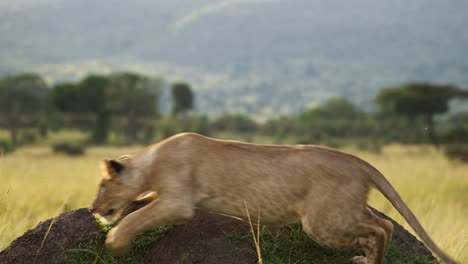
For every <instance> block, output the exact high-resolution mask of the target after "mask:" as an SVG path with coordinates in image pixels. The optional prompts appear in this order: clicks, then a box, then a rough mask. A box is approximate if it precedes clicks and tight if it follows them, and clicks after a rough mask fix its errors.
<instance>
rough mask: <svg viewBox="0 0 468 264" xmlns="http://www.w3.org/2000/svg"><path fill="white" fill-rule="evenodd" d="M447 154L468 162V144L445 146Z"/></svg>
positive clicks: (449, 156)
mask: <svg viewBox="0 0 468 264" xmlns="http://www.w3.org/2000/svg"><path fill="white" fill-rule="evenodd" d="M445 155H446V156H447V157H448V158H449V159H451V160H460V161H463V162H468V144H451V145H447V146H446V147H445Z"/></svg>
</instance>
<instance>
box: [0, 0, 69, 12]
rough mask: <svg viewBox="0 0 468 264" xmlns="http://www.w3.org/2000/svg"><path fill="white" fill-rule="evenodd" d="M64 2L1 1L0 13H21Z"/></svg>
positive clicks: (59, 0)
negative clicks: (25, 10)
mask: <svg viewBox="0 0 468 264" xmlns="http://www.w3.org/2000/svg"><path fill="white" fill-rule="evenodd" d="M62 1H64V0H0V11H1V12H19V11H22V10H24V9H31V8H36V7H43V6H54V5H58V4H60V3H61V2H62Z"/></svg>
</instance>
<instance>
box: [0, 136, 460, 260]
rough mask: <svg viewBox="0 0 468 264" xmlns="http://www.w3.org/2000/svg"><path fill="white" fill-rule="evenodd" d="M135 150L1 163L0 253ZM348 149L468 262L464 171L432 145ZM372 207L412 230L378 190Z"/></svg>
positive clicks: (44, 152) (88, 195)
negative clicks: (111, 162) (102, 168)
mask: <svg viewBox="0 0 468 264" xmlns="http://www.w3.org/2000/svg"><path fill="white" fill-rule="evenodd" d="M134 150H136V148H134V147H132V148H113V147H99V148H92V149H90V150H89V151H88V152H87V154H86V156H84V157H79V158H70V157H65V156H60V155H54V154H52V153H51V151H50V149H49V148H47V147H28V148H23V149H19V150H18V151H17V152H15V153H14V154H11V155H8V156H5V157H2V158H0V249H3V248H5V247H6V246H8V244H9V243H10V242H11V241H12V240H13V239H14V238H16V237H18V236H19V235H21V234H22V233H24V232H25V231H26V230H28V229H30V228H32V227H34V226H35V225H36V224H37V223H38V222H39V221H41V220H45V219H47V218H50V217H52V216H55V215H57V214H59V213H60V212H62V211H66V210H71V209H76V208H80V207H87V206H89V205H90V203H91V202H92V199H93V198H94V192H95V189H96V185H97V182H98V180H99V178H98V176H99V168H98V162H99V160H101V159H103V158H111V157H116V156H120V155H122V154H125V153H131V152H133V151H134ZM347 151H349V152H352V153H354V154H356V155H358V156H359V157H362V158H363V159H365V160H367V161H369V162H370V163H371V164H373V165H374V166H375V167H377V168H378V169H379V170H381V171H382V172H383V173H384V174H385V175H386V176H387V178H388V179H389V180H390V181H391V182H392V184H393V185H394V186H395V188H396V189H397V190H398V191H399V192H400V193H401V195H402V196H403V198H404V200H405V201H406V202H407V203H408V205H409V206H410V208H411V209H412V210H413V211H414V213H415V214H416V216H417V217H418V218H419V219H420V220H421V222H422V224H423V226H424V227H425V228H426V230H427V231H428V233H429V234H430V235H431V237H432V238H433V239H434V240H435V241H436V243H437V244H438V245H440V247H441V248H443V249H444V250H445V251H447V252H448V253H449V254H450V255H452V256H454V257H456V258H457V259H458V260H461V261H462V263H468V245H467V243H468V220H467V219H468V165H466V164H457V163H452V162H449V161H447V160H446V159H445V158H444V156H443V154H442V153H441V152H437V151H436V150H435V149H433V148H431V147H406V146H405V147H402V146H397V145H393V146H388V147H386V148H385V149H384V152H383V153H382V154H380V155H378V154H372V153H367V152H362V151H357V150H355V149H347ZM370 203H371V204H372V205H373V206H375V207H376V208H378V209H379V210H381V211H383V212H385V213H387V214H389V215H390V216H391V217H393V218H394V219H396V220H397V221H399V222H400V223H404V225H405V227H406V228H408V229H409V230H411V229H410V228H409V227H408V226H407V224H406V223H405V222H404V220H402V218H401V216H399V215H398V213H397V212H396V211H395V210H394V209H393V208H392V207H391V205H390V204H389V203H388V202H387V201H386V200H385V199H384V198H383V197H382V196H381V195H379V194H378V193H377V192H373V193H372V195H371V199H370Z"/></svg>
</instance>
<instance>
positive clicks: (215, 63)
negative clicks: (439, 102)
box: [0, 0, 468, 116]
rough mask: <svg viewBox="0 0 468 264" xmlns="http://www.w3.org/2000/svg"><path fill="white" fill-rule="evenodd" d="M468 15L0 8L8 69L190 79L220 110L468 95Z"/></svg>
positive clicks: (455, 9)
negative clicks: (429, 89) (412, 89)
mask: <svg viewBox="0 0 468 264" xmlns="http://www.w3.org/2000/svg"><path fill="white" fill-rule="evenodd" d="M466 10H468V1H466V0H448V1H439V0H414V1H403V0H396V1H385V2H384V1H374V0H355V1H346V0H328V1H319V0H294V1H286V0H256V1H255V0H251V1H248V0H227V1H215V0H196V1H186V0H159V1H151V0H136V1H124V0H109V1H91V0H18V1H12V2H11V3H1V4H0V36H1V40H2V41H0V73H3V74H7V73H13V72H20V71H29V70H33V71H38V72H40V73H42V74H44V75H46V76H47V79H48V80H49V81H50V82H54V81H57V80H64V79H76V78H78V77H81V76H83V75H84V74H86V73H87V72H109V71H112V70H135V71H140V72H143V73H147V74H151V75H159V76H162V77H163V78H165V79H166V80H167V81H173V80H178V79H185V80H187V81H189V82H191V83H192V84H193V86H194V89H195V90H196V91H197V108H198V110H199V111H203V112H208V113H211V114H216V113H222V112H227V111H229V112H248V113H252V114H255V115H257V116H273V115H278V114H288V113H292V112H297V111H299V110H302V109H305V108H307V107H310V106H311V105H314V104H317V103H320V102H322V101H323V100H326V99H327V98H329V97H332V96H345V97H347V98H350V99H351V100H353V101H354V102H356V103H358V104H360V105H361V106H362V107H364V108H367V109H369V108H371V107H372V98H373V96H374V94H375V92H376V91H377V90H378V89H379V88H382V87H384V86H389V85H397V84H400V83H402V82H407V81H413V80H418V81H432V82H449V83H453V84H457V85H460V86H463V87H468V31H467V30H466V28H468V15H467V13H466Z"/></svg>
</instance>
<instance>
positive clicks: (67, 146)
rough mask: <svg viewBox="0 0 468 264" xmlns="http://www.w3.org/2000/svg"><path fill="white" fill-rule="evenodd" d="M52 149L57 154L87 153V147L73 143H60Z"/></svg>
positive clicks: (75, 154) (74, 154)
mask: <svg viewBox="0 0 468 264" xmlns="http://www.w3.org/2000/svg"><path fill="white" fill-rule="evenodd" d="M52 151H53V152H54V153H57V154H59V153H60V154H65V155H68V156H81V155H84V153H85V147H84V146H82V145H77V144H72V143H58V144H54V145H53V146H52Z"/></svg>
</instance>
